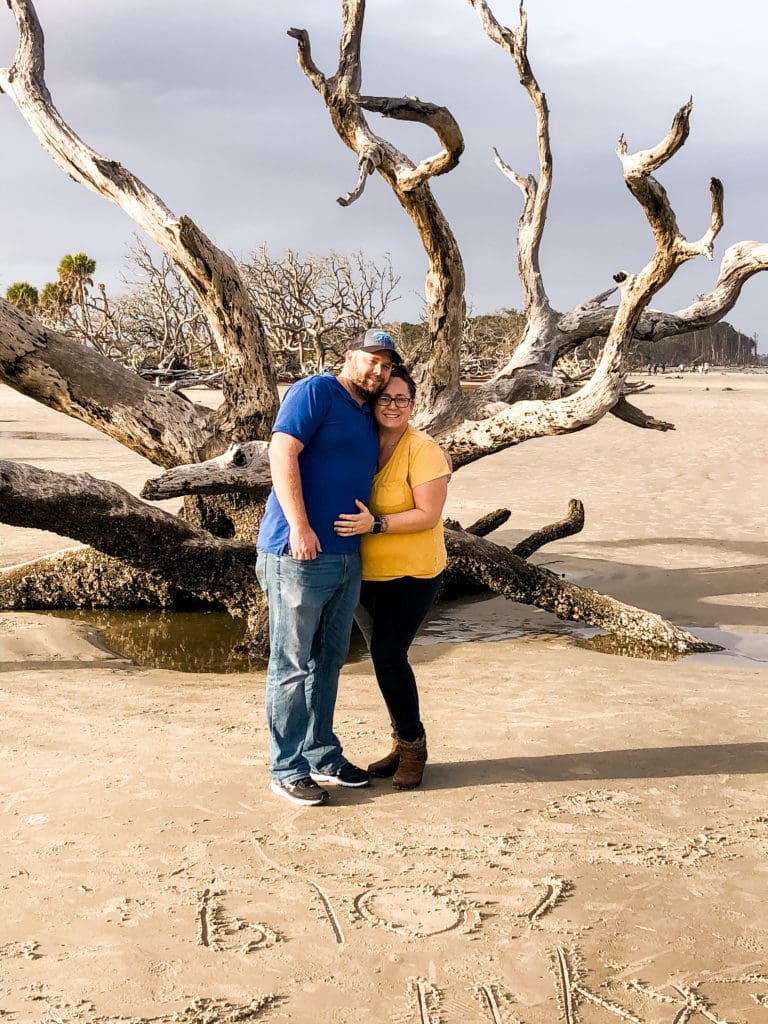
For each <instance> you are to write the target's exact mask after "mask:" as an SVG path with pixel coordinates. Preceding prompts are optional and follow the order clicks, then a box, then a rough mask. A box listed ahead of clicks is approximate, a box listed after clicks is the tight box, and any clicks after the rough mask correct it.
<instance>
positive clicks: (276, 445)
mask: <svg viewBox="0 0 768 1024" xmlns="http://www.w3.org/2000/svg"><path fill="white" fill-rule="evenodd" d="M303 448H304V444H303V442H301V441H299V439H298V438H296V437H292V436H291V434H283V433H281V432H280V431H275V433H274V434H273V435H272V440H271V441H270V444H269V467H270V470H271V471H272V484H273V486H274V488H275V494H276V496H277V500H278V501H279V502H280V508H281V509H282V510H283V513H284V515H285V518H286V519H287V520H288V526H289V527H290V531H291V532H290V536H289V543H290V546H291V555H292V556H293V557H294V558H299V559H311V558H317V555H318V553H319V552H320V551H321V550H322V549H321V547H320V541H319V540H318V537H317V534H316V533H315V531H314V530H313V529H312V527H311V526H310V525H309V520H308V519H307V510H306V508H305V506H304V493H303V491H302V488H301V474H300V472H299V455H300V454H301V452H302V450H303Z"/></svg>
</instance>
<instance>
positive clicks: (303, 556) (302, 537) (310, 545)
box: [288, 524, 323, 561]
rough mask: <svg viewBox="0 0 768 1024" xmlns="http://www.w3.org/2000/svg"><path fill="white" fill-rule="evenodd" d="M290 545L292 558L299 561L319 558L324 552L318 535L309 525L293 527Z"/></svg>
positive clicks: (289, 540)
mask: <svg viewBox="0 0 768 1024" xmlns="http://www.w3.org/2000/svg"><path fill="white" fill-rule="evenodd" d="M288 543H289V544H290V546H291V557H292V558H297V559H299V561H306V560H308V559H312V558H317V556H318V554H319V553H320V552H321V551H322V550H323V549H322V548H321V546H320V541H319V540H318V537H317V534H316V533H315V531H314V530H313V529H312V527H311V526H310V525H309V524H307V525H306V526H295V527H292V528H291V532H290V534H289V539H288Z"/></svg>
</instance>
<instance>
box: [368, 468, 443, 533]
mask: <svg viewBox="0 0 768 1024" xmlns="http://www.w3.org/2000/svg"><path fill="white" fill-rule="evenodd" d="M448 480H449V477H448V476H439V477H437V479H436V480H428V481H427V483H425V484H419V485H418V487H414V488H413V503H414V505H415V508H410V509H408V511H407V512H392V513H390V514H388V515H385V516H382V517H381V518H382V520H383V523H382V528H381V532H382V533H419V532H420V531H421V530H431V529H432V527H433V526H437V524H438V523H439V522H440V520H441V518H442V515H443V506H444V505H445V499H446V498H447V497H448Z"/></svg>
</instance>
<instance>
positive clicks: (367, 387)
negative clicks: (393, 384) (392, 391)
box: [347, 377, 387, 402]
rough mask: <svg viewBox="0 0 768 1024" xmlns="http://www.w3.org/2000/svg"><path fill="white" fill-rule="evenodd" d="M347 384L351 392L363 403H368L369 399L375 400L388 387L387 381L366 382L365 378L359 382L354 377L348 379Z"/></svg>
mask: <svg viewBox="0 0 768 1024" xmlns="http://www.w3.org/2000/svg"><path fill="white" fill-rule="evenodd" d="M361 382H362V383H361ZM347 383H348V384H349V386H350V388H351V390H352V391H353V392H354V393H355V394H356V395H357V397H358V398H359V399H360V400H361V401H363V402H366V401H367V400H368V399H369V398H375V397H376V395H378V394H380V393H381V392H382V391H383V390H384V388H385V387H386V386H387V384H386V381H383V380H366V378H365V377H360V378H358V379H357V380H355V379H354V378H352V377H347Z"/></svg>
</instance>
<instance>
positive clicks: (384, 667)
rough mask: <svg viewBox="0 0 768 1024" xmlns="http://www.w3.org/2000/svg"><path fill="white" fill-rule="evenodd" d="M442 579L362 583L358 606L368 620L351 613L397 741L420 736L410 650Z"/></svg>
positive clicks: (409, 577)
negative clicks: (367, 653)
mask: <svg viewBox="0 0 768 1024" xmlns="http://www.w3.org/2000/svg"><path fill="white" fill-rule="evenodd" d="M442 578H443V574H442V573H440V575H439V576H434V577H433V578H432V579H426V580H425V579H417V578H416V577H415V576H400V577H399V578H398V579H396V580H384V581H381V582H379V581H377V580H363V585H362V589H361V591H360V604H361V605H362V607H363V609H364V610H365V612H367V613H368V616H370V622H367V621H366V616H365V615H364V614H358V613H355V618H356V619H357V622H358V625H359V626H360V628H361V630H362V632H363V635H364V636H365V639H366V641H367V643H368V648H369V650H370V652H371V660H372V661H373V669H374V671H375V673H376V680H377V682H378V684H379V689H380V690H381V695H382V697H383V698H384V703H385V704H386V705H387V710H388V711H389V717H390V720H391V722H392V727H393V729H394V731H395V733H396V734H397V736H398V737H399V738H400V739H401V740H407V741H412V740H418V739H420V738H421V737H422V736H423V735H424V726H423V725H422V724H421V718H420V716H419V691H418V690H417V688H416V677H415V676H414V674H413V669H412V668H411V666H410V665H409V664H408V649H409V647H410V646H411V643H412V642H413V638H414V637H415V636H416V633H417V632H418V630H419V626H420V625H421V624H422V622H423V621H424V618H425V616H426V614H427V612H428V611H429V609H430V608H431V607H432V602H433V601H434V600H435V597H436V595H437V592H438V590H439V589H440V584H441V582H442Z"/></svg>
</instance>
